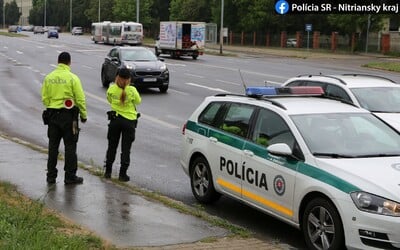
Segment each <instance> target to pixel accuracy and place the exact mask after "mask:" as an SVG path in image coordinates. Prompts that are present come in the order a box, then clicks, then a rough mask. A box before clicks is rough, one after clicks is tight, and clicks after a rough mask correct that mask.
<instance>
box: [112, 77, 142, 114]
mask: <svg viewBox="0 0 400 250" xmlns="http://www.w3.org/2000/svg"><path fill="white" fill-rule="evenodd" d="M125 92H126V99H125V103H124V104H122V103H121V100H120V96H121V94H122V88H120V87H118V85H117V84H114V83H113V84H110V87H108V90H107V101H108V102H109V103H110V105H111V109H112V110H114V111H115V112H117V114H118V115H121V116H123V117H125V118H126V119H128V120H136V119H137V111H136V105H138V104H140V103H141V102H142V98H141V97H140V95H139V92H138V91H137V89H136V88H135V87H133V86H126V87H125Z"/></svg>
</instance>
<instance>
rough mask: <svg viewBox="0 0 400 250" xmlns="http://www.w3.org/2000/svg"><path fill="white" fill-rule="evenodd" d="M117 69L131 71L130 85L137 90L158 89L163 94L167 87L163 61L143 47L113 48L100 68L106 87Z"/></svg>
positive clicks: (166, 74) (166, 71) (167, 82)
mask: <svg viewBox="0 0 400 250" xmlns="http://www.w3.org/2000/svg"><path fill="white" fill-rule="evenodd" d="M119 67H126V68H128V69H130V70H131V76H132V77H131V83H132V85H134V86H135V87H137V88H158V89H159V90H160V92H162V93H165V92H167V90H168V85H169V71H168V68H167V65H166V64H165V63H164V62H163V59H159V58H157V57H156V55H154V53H153V51H151V50H150V49H148V48H145V47H114V48H112V49H111V50H110V51H109V52H108V54H107V56H106V58H105V59H104V62H103V65H102V67H101V81H102V84H103V86H104V87H108V85H109V84H110V82H112V81H114V79H115V76H116V74H117V70H118V68H119Z"/></svg>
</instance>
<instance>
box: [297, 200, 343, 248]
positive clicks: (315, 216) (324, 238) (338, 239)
mask: <svg viewBox="0 0 400 250" xmlns="http://www.w3.org/2000/svg"><path fill="white" fill-rule="evenodd" d="M302 231H303V235H304V239H305V241H306V244H307V246H308V249H312V250H325V249H326V250H328V249H330V250H331V249H332V250H333V249H345V247H344V245H345V244H344V232H343V224H342V221H341V219H340V215H339V213H338V212H337V210H336V208H335V206H334V205H333V204H332V202H330V201H329V200H327V199H324V198H315V199H313V200H311V202H309V203H308V204H307V206H306V208H305V209H304V213H303V218H302Z"/></svg>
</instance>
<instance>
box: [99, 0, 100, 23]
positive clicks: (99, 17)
mask: <svg viewBox="0 0 400 250" xmlns="http://www.w3.org/2000/svg"><path fill="white" fill-rule="evenodd" d="M99 22H100V0H99Z"/></svg>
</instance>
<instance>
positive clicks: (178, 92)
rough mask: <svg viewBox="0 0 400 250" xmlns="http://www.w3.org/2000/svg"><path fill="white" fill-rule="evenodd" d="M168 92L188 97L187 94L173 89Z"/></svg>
mask: <svg viewBox="0 0 400 250" xmlns="http://www.w3.org/2000/svg"><path fill="white" fill-rule="evenodd" d="M169 91H171V92H175V93H177V94H181V95H190V94H189V93H186V92H182V91H179V90H175V89H169Z"/></svg>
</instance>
